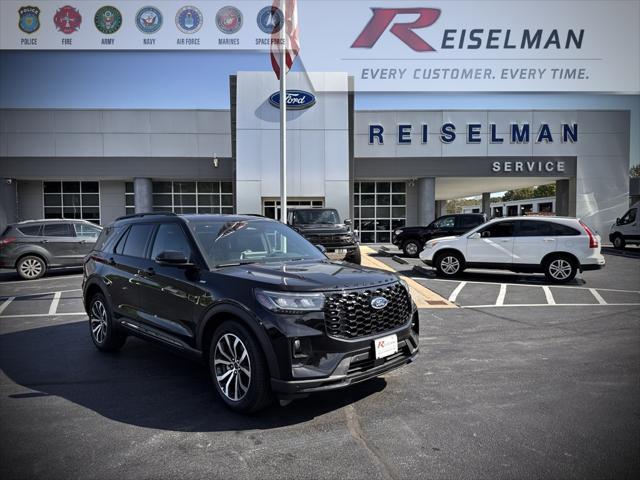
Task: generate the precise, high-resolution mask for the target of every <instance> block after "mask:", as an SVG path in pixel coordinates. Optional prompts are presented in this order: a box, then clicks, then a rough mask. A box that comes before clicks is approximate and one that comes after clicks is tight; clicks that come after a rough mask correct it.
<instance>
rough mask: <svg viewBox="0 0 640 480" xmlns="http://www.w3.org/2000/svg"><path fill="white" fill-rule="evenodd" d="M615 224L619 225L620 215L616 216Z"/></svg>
mask: <svg viewBox="0 0 640 480" xmlns="http://www.w3.org/2000/svg"><path fill="white" fill-rule="evenodd" d="M616 225H620V217H618V218H616Z"/></svg>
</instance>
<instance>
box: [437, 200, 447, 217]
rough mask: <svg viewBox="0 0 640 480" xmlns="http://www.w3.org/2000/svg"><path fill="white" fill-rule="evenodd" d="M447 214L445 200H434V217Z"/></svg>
mask: <svg viewBox="0 0 640 480" xmlns="http://www.w3.org/2000/svg"><path fill="white" fill-rule="evenodd" d="M446 214H447V201H446V200H436V218H438V217H441V216H443V215H446Z"/></svg>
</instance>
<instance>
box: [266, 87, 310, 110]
mask: <svg viewBox="0 0 640 480" xmlns="http://www.w3.org/2000/svg"><path fill="white" fill-rule="evenodd" d="M269 103H270V104H271V105H273V106H274V107H276V108H280V92H276V93H274V94H273V95H271V96H270V97H269ZM315 103H316V97H315V95H314V94H313V93H309V92H305V91H304V90H287V110H303V109H305V108H309V107H312V106H313V105H315Z"/></svg>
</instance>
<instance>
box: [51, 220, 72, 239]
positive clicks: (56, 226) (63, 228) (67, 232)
mask: <svg viewBox="0 0 640 480" xmlns="http://www.w3.org/2000/svg"><path fill="white" fill-rule="evenodd" d="M44 236H45V237H73V229H72V228H71V224H70V223H49V224H46V225H45V226H44Z"/></svg>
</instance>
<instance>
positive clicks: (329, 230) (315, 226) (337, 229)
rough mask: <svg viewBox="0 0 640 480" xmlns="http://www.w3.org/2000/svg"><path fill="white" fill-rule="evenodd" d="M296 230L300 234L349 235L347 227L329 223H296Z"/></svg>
mask: <svg viewBox="0 0 640 480" xmlns="http://www.w3.org/2000/svg"><path fill="white" fill-rule="evenodd" d="M296 228H297V229H298V230H299V231H300V232H304V233H309V234H339V235H342V234H345V235H346V234H348V233H351V231H350V230H349V227H348V226H347V225H342V224H338V225H332V224H329V223H325V224H322V223H298V224H296Z"/></svg>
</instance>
